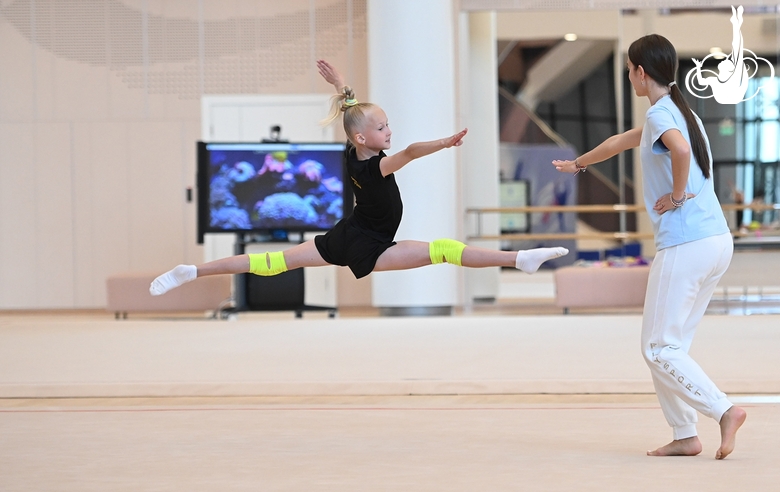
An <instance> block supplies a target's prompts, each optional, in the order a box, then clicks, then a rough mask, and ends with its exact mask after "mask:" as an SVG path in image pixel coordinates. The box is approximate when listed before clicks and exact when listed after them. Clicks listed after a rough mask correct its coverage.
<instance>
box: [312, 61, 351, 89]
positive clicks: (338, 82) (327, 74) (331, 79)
mask: <svg viewBox="0 0 780 492" xmlns="http://www.w3.org/2000/svg"><path fill="white" fill-rule="evenodd" d="M317 70H319V72H320V75H322V78H323V79H325V81H326V82H327V83H329V84H332V85H333V87H335V88H336V92H338V93H340V92H341V90H342V89H343V88H344V86H345V85H346V84H345V83H344V77H342V76H341V74H340V73H339V71H338V70H336V68H335V67H334V66H333V65H331V64H330V63H328V62H326V61H325V60H317Z"/></svg>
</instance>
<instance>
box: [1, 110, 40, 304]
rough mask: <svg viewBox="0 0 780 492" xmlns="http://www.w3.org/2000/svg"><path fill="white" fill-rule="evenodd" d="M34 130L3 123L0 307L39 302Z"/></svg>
mask: <svg viewBox="0 0 780 492" xmlns="http://www.w3.org/2000/svg"><path fill="white" fill-rule="evenodd" d="M34 130H35V127H34V125H32V124H28V123H16V124H13V123H12V124H1V123H0V149H2V151H1V152H0V159H2V161H0V162H2V166H0V168H2V174H0V178H2V179H0V212H2V215H3V221H2V223H0V224H2V232H0V234H1V236H0V237H2V240H0V307H2V308H3V309H23V308H29V307H35V302H36V299H37V298H38V291H37V289H38V285H37V278H38V276H37V274H36V271H37V268H38V260H39V258H38V255H37V254H36V249H37V248H36V244H37V242H38V236H37V227H36V224H35V218H36V215H37V204H36V192H37V183H36V182H35V179H36V174H37V173H36V168H35V150H34V149H35V131H34Z"/></svg>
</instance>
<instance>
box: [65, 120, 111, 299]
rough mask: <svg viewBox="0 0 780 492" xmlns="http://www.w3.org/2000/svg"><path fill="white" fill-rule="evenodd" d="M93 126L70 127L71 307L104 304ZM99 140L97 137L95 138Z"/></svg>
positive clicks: (102, 252)
mask: <svg viewBox="0 0 780 492" xmlns="http://www.w3.org/2000/svg"><path fill="white" fill-rule="evenodd" d="M93 126H95V124H93V123H74V124H73V148H72V155H73V188H72V190H73V268H74V270H75V276H74V280H73V292H74V306H79V307H96V306H101V305H103V304H104V302H103V301H102V300H103V299H104V298H105V282H103V283H100V282H99V279H100V277H101V275H100V274H99V273H97V272H96V267H97V265H96V259H97V257H98V255H104V254H105V252H104V251H102V250H101V249H100V247H99V245H97V244H96V242H95V233H96V232H97V231H96V229H97V226H96V225H95V224H96V223H95V210H96V207H97V204H96V200H97V198H98V194H97V193H95V190H94V187H95V186H99V184H96V182H95V176H94V172H93V169H92V138H93V131H92V127H93ZM98 137H100V135H98Z"/></svg>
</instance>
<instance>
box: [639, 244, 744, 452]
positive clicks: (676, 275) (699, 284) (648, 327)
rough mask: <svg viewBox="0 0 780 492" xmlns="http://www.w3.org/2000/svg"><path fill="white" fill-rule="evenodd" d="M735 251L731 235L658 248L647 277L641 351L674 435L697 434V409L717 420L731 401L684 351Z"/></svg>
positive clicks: (676, 437)
mask: <svg viewBox="0 0 780 492" xmlns="http://www.w3.org/2000/svg"><path fill="white" fill-rule="evenodd" d="M733 252H734V242H733V239H732V238H731V234H728V233H726V234H721V235H719V236H712V237H708V238H705V239H700V240H698V241H692V242H689V243H685V244H681V245H679V246H673V247H670V248H666V249H663V250H661V251H659V252H658V253H657V254H656V256H655V259H654V260H653V263H652V266H651V267H650V276H649V278H648V281H647V295H646V296H645V308H644V316H643V319H642V353H643V355H644V357H645V361H646V362H647V365H648V366H649V367H650V372H651V374H652V376H653V385H654V386H655V392H656V394H657V395H658V401H659V402H660V403H661V409H662V410H663V412H664V416H665V417H666V421H667V422H668V423H669V425H670V426H671V427H672V428H673V429H674V439H675V440H677V439H685V438H688V437H693V436H695V435H696V422H697V421H698V418H697V415H696V411H697V410H698V411H699V412H701V413H702V414H703V415H706V416H708V417H712V418H713V419H715V420H716V421H718V422H719V421H720V418H721V417H722V416H723V414H724V413H725V412H726V410H728V409H729V408H731V406H732V404H731V402H729V400H728V399H727V398H726V395H725V393H723V392H722V391H720V390H719V389H718V387H717V386H715V383H713V382H712V381H711V380H710V378H709V377H707V375H706V374H705V373H704V371H703V370H702V369H701V367H699V365H698V364H697V363H696V362H695V361H694V360H693V359H692V358H691V357H690V356H689V355H688V351H689V349H690V347H691V342H692V341H693V335H694V334H695V333H696V328H697V326H698V324H699V322H700V321H701V319H702V317H703V316H704V312H705V311H706V309H707V305H708V304H709V302H710V299H711V298H712V294H713V292H714V291H715V287H716V286H717V285H718V281H719V280H720V278H721V277H722V276H723V274H724V273H725V272H726V269H727V268H728V266H729V263H730V262H731V255H732V254H733Z"/></svg>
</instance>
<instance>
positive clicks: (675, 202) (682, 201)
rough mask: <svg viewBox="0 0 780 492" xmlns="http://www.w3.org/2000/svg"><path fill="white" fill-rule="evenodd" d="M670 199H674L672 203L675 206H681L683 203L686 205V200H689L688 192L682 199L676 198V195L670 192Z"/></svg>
mask: <svg viewBox="0 0 780 492" xmlns="http://www.w3.org/2000/svg"><path fill="white" fill-rule="evenodd" d="M669 199H670V200H671V201H672V205H673V206H674V208H680V207H682V206H683V205H685V202H686V201H687V200H688V193H684V194H683V197H682V198H681V199H680V200H675V199H674V195H672V194H671V193H669Z"/></svg>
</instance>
